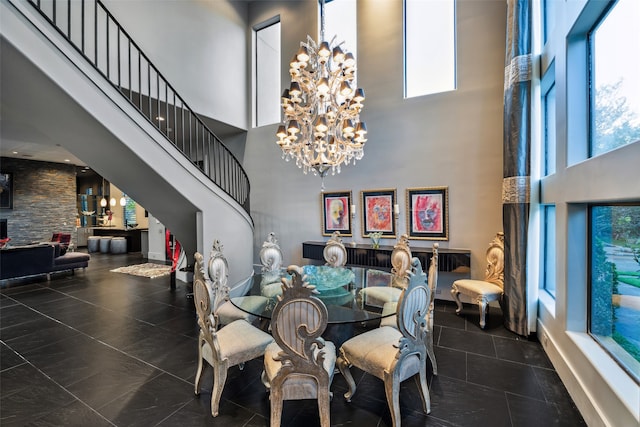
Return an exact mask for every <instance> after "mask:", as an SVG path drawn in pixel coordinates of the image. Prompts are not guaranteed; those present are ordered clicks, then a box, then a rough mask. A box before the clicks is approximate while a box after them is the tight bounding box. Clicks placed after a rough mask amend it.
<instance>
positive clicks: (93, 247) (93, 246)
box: [87, 236, 100, 252]
mask: <svg viewBox="0 0 640 427" xmlns="http://www.w3.org/2000/svg"><path fill="white" fill-rule="evenodd" d="M87 250H88V251H89V252H99V251H100V236H88V237H87Z"/></svg>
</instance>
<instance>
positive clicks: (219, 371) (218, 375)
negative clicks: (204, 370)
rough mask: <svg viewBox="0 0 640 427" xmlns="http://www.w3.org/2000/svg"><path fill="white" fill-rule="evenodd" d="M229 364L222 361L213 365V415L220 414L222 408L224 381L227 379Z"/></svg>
mask: <svg viewBox="0 0 640 427" xmlns="http://www.w3.org/2000/svg"><path fill="white" fill-rule="evenodd" d="M227 368H228V366H227V364H226V363H222V364H221V365H218V364H217V363H215V364H214V365H213V390H211V415H213V416H214V417H217V416H218V411H219V410H220V396H222V390H223V389H224V383H225V382H226V381H227Z"/></svg>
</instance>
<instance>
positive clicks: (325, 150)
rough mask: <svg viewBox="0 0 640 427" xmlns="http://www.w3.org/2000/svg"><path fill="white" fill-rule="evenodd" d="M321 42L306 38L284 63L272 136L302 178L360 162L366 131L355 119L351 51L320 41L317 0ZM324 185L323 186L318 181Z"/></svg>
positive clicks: (357, 96) (357, 98) (359, 95)
mask: <svg viewBox="0 0 640 427" xmlns="http://www.w3.org/2000/svg"><path fill="white" fill-rule="evenodd" d="M320 38H321V42H320V44H316V43H315V42H314V40H313V39H312V38H311V36H307V42H306V43H305V42H300V50H298V53H297V54H296V55H295V56H294V57H293V59H292V60H291V62H290V63H289V66H290V68H289V74H290V75H291V86H290V88H289V89H286V90H285V91H284V93H283V95H282V111H283V113H284V125H281V126H280V127H278V131H277V133H276V136H277V137H278V141H277V143H278V145H279V146H280V148H281V149H282V158H283V159H285V160H286V161H289V160H291V159H295V161H296V165H297V166H298V167H299V168H302V170H303V172H304V173H305V174H306V173H308V172H309V171H311V172H312V173H313V174H314V175H320V177H322V178H323V181H324V176H325V175H326V174H327V172H328V171H331V174H332V175H334V174H335V173H336V172H337V173H340V166H341V165H342V164H343V163H344V164H345V165H348V164H350V163H351V161H352V160H353V163H354V164H355V162H356V160H360V159H362V156H363V155H364V143H365V142H366V141H367V139H366V135H367V128H366V126H365V124H364V122H361V121H360V111H361V110H362V107H363V104H362V103H363V101H364V90H362V89H361V88H358V89H355V90H354V89H353V86H354V80H355V72H356V60H355V58H354V57H353V54H352V53H351V52H348V51H346V50H343V49H342V48H341V47H340V45H341V44H342V43H335V36H334V37H333V39H332V41H331V43H328V42H327V41H325V36H324V0H320ZM323 187H324V182H323Z"/></svg>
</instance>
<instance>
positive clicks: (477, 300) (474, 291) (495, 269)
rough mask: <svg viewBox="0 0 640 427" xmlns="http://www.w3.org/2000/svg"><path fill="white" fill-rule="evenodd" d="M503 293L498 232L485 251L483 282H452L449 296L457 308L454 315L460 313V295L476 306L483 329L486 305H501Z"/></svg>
mask: <svg viewBox="0 0 640 427" xmlns="http://www.w3.org/2000/svg"><path fill="white" fill-rule="evenodd" d="M503 293H504V233H503V232H499V233H498V234H497V235H496V237H494V238H493V240H492V241H491V243H490V244H489V249H487V269H486V271H485V276H484V280H474V279H460V280H456V281H455V282H453V285H452V286H451V295H452V296H453V299H454V300H455V302H456V304H457V305H458V308H457V309H456V313H457V314H460V312H461V311H462V301H461V300H460V294H463V295H466V296H468V297H469V298H470V299H471V301H472V302H473V303H474V304H478V309H479V311H480V328H482V329H484V327H485V324H486V322H485V315H486V312H487V305H488V304H489V303H490V302H491V301H499V302H500V304H501V305H502V296H503Z"/></svg>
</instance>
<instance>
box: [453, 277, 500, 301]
mask: <svg viewBox="0 0 640 427" xmlns="http://www.w3.org/2000/svg"><path fill="white" fill-rule="evenodd" d="M453 287H454V288H457V289H458V291H459V292H460V293H462V294H464V295H467V296H469V297H471V298H472V299H473V300H474V301H476V300H477V299H479V298H482V299H484V300H485V301H497V300H499V299H500V297H501V296H502V292H503V291H502V288H501V287H500V286H498V285H495V284H493V283H491V282H485V281H484V280H473V279H460V280H456V281H455V282H453Z"/></svg>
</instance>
